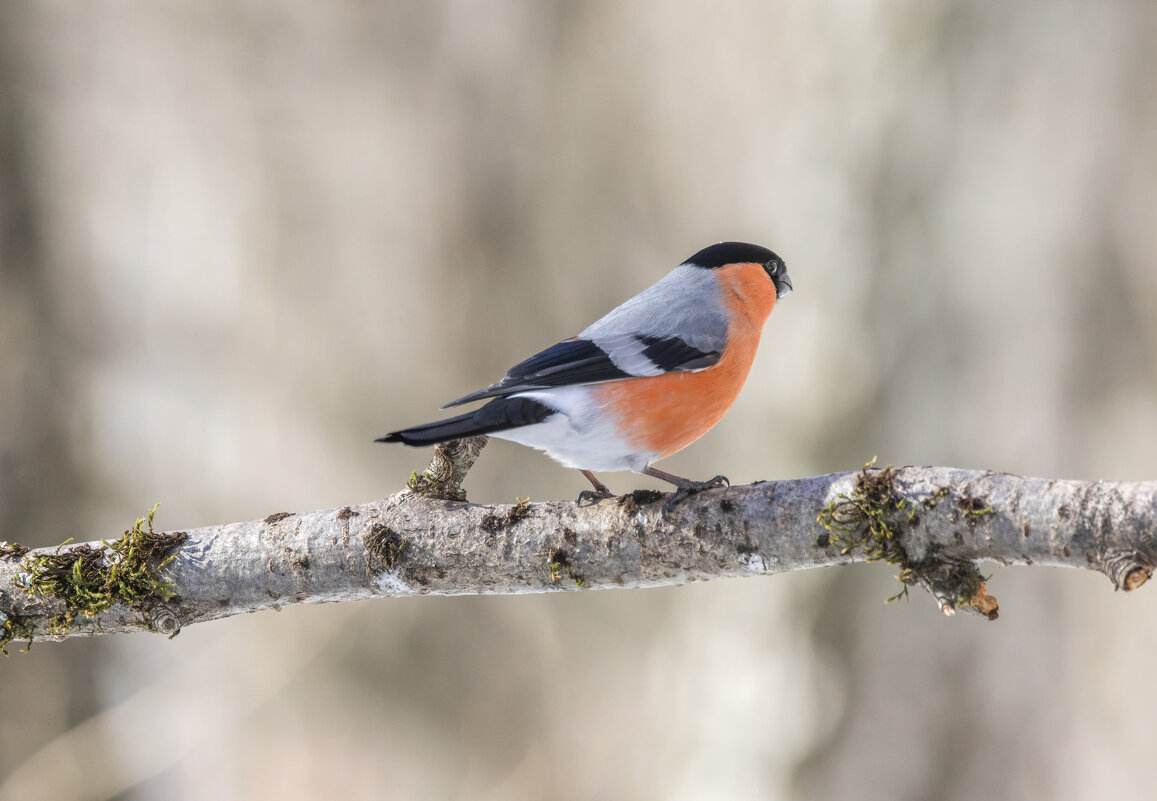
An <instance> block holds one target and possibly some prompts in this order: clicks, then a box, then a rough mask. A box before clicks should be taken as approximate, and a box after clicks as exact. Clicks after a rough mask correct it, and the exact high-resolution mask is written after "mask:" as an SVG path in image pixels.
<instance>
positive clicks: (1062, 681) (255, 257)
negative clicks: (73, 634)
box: [0, 0, 1157, 801]
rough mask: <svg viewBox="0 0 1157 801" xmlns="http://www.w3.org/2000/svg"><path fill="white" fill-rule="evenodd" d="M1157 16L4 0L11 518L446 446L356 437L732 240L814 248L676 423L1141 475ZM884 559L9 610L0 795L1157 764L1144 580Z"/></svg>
mask: <svg viewBox="0 0 1157 801" xmlns="http://www.w3.org/2000/svg"><path fill="white" fill-rule="evenodd" d="M1155 43H1157V6H1155V5H1154V4H1153V3H1151V2H1146V0H1104V1H1103V2H1098V3H1081V2H1074V1H1072V0H1061V1H1060V2H1057V1H1056V0H1048V1H1047V2H1046V0H1027V1H1026V2H1019V3H1007V2H998V1H997V0H982V1H981V2H944V3H927V2H922V1H919V0H891V2H887V3H885V2H860V1H859V0H844V1H843V2H840V1H839V0H824V1H823V2H808V1H805V0H789V1H787V2H778V3H763V2H756V0H745V1H744V2H734V3H726V4H722V3H718V2H700V0H679V2H659V1H658V0H649V1H648V0H644V1H643V2H634V3H614V2H586V3H581V2H580V3H575V2H563V1H562V0H502V1H501V2H493V3H485V4H483V3H470V2H464V1H463V0H433V1H432V2H424V3H417V2H408V3H407V2H353V0H335V1H334V2H327V3H313V2H305V0H283V1H282V2H278V3H270V2H257V1H253V2H235V3H228V4H226V3H178V2H169V1H168V0H158V1H157V2H151V3H147V4H142V3H130V2H123V1H114V0H94V1H93V2H87V3H80V2H59V1H56V0H43V1H42V2H37V3H23V2H17V1H16V0H0V412H2V413H0V539H6V540H17V541H23V542H28V543H31V544H33V545H38V546H41V545H50V544H55V543H59V542H61V541H62V540H64V539H66V538H68V537H76V538H78V539H93V538H97V537H106V538H107V537H114V536H117V535H119V533H120V532H121V531H122V530H123V529H124V528H125V527H127V526H128V525H130V524H131V523H132V521H133V520H134V519H135V518H136V517H138V516H141V515H143V514H144V513H145V512H146V511H147V510H148V509H149V508H150V507H151V506H152V505H153V504H154V503H155V502H157V501H160V502H161V504H162V505H161V508H160V510H159V512H158V524H159V525H160V526H161V527H163V528H165V529H169V530H172V529H180V528H189V527H195V526H203V525H209V524H214V523H222V522H228V521H234V520H246V519H252V518H258V517H263V516H265V515H267V514H269V513H271V512H276V511H306V510H312V509H318V508H327V507H336V506H341V505H345V504H352V503H359V502H363V501H368V500H371V499H375V498H380V497H383V496H386V495H388V494H391V493H393V492H395V491H396V490H398V489H399V488H400V487H401V486H402V483H403V481H404V480H405V479H406V477H407V476H408V475H409V473H410V471H411V470H414V469H421V468H422V467H423V466H424V465H425V463H426V459H427V458H428V454H427V453H426V452H424V451H417V450H409V449H404V448H399V447H385V446H381V445H375V444H373V443H372V440H373V439H374V437H377V436H380V435H382V434H384V433H386V432H387V431H390V430H393V429H394V428H398V427H401V426H405V425H409V424H414V423H418V422H424V421H426V420H427V419H432V416H433V415H435V414H437V408H438V406H440V405H441V404H442V403H444V402H446V401H447V400H449V399H451V398H454V397H457V396H459V395H461V394H463V393H465V392H467V391H469V390H472V389H475V388H477V387H480V386H484V385H486V384H487V383H489V382H491V381H493V380H495V379H496V378H498V377H500V376H501V375H502V373H503V372H504V370H505V369H506V368H507V367H508V366H509V365H511V364H513V363H514V362H516V361H518V360H521V359H522V358H524V357H525V356H528V355H530V353H532V352H533V351H534V350H536V349H538V348H540V347H544V346H547V345H550V344H552V343H554V342H556V341H558V340H559V339H561V338H564V337H567V336H571V335H573V334H574V333H576V332H577V331H579V330H580V329H582V328H583V327H585V326H586V325H587V324H588V323H589V322H591V321H592V320H594V319H595V318H596V317H597V316H599V315H601V314H603V313H604V312H606V311H607V310H609V309H610V308H612V307H613V306H614V305H616V304H617V303H619V302H620V301H622V300H623V299H625V298H626V297H628V296H630V295H631V294H633V293H635V292H637V291H638V290H640V289H642V288H643V287H645V286H647V285H649V284H650V283H652V282H653V281H655V280H656V279H658V278H659V277H660V276H662V275H663V274H665V273H666V272H667V271H668V270H669V269H670V268H672V267H673V266H674V265H676V264H677V263H679V262H680V261H682V260H683V259H684V258H686V257H687V256H689V255H690V254H692V253H694V252H695V251H696V250H698V249H699V248H701V247H703V246H705V245H707V244H709V243H712V242H715V241H718V240H721V239H740V240H749V241H754V242H758V243H761V244H764V245H767V246H769V247H771V248H773V249H774V250H776V251H777V252H778V253H780V254H781V255H782V256H783V257H784V258H785V259H786V261H787V263H788V265H789V268H790V270H791V275H792V278H793V280H794V282H795V287H796V291H795V293H794V294H793V295H791V296H790V297H788V298H787V299H786V300H785V301H784V302H783V303H781V304H780V305H779V306H778V307H777V309H776V311H775V313H774V314H773V315H772V318H771V320H770V321H769V323H768V326H767V329H766V332H765V337H764V345H763V347H762V349H761V352H760V354H759V357H758V359H757V362H756V365H755V368H754V370H753V373H752V376H751V379H750V380H749V382H748V385H747V387H746V389H745V391H744V394H743V395H742V396H741V398H740V400H739V402H738V403H737V404H736V406H735V408H734V409H733V411H732V412H731V414H730V415H729V416H728V417H727V418H726V419H725V420H724V421H723V422H722V423H721V424H720V425H719V426H718V427H717V428H716V429H715V430H714V431H712V432H711V433H710V434H709V435H708V436H707V437H706V438H704V439H703V440H701V441H700V442H699V443H697V444H696V445H694V446H692V447H691V448H690V449H688V450H687V451H685V452H683V453H681V454H679V455H678V456H676V457H674V458H672V459H670V460H668V461H667V462H665V463H664V465H663V466H664V469H668V470H671V471H672V472H675V473H680V474H684V475H692V476H700V477H706V476H711V475H715V474H716V473H725V474H727V475H728V476H730V477H731V479H732V481H733V482H734V483H745V482H749V481H754V480H758V479H770V478H777V477H793V476H803V475H809V474H815V473H824V472H832V471H840V470H850V469H856V468H858V467H859V466H860V465H862V464H863V463H864V462H866V461H867V460H869V459H870V458H872V456H874V455H876V456H878V457H879V460H880V462H881V463H882V464H889V463H891V464H897V465H899V464H945V465H954V466H959V467H970V468H992V469H997V470H1005V471H1011V472H1016V473H1026V474H1033V475H1043V476H1050V477H1066V478H1102V479H1148V478H1154V477H1155V476H1157V449H1155V448H1154V447H1153V443H1154V442H1155V441H1157V379H1155V375H1157V370H1155V368H1157V314H1154V312H1153V309H1154V308H1155V307H1157V225H1155V223H1157V219H1155V216H1157V48H1155ZM604 478H605V480H606V481H607V482H608V484H610V486H611V488H612V489H614V490H617V491H626V490H629V489H633V488H636V487H642V486H655V487H658V486H659V485H657V484H655V483H654V482H651V481H650V480H649V479H643V478H639V477H637V476H632V475H629V474H617V475H608V476H604ZM584 485H585V482H584V480H583V479H582V477H581V476H580V475H579V474H578V473H577V472H574V471H567V470H564V469H563V468H561V467H558V466H557V465H554V464H553V463H552V462H549V461H548V460H546V459H545V458H544V457H542V456H540V455H538V454H536V453H534V452H531V451H529V450H525V449H522V448H520V447H518V446H516V445H512V444H509V443H503V442H498V441H494V442H492V443H491V445H490V446H489V447H488V448H487V450H486V451H485V452H484V453H483V455H482V458H481V460H480V461H479V463H478V464H477V465H476V467H475V469H474V470H473V472H472V473H471V474H470V477H469V479H468V481H467V489H468V490H469V492H470V497H471V499H472V500H475V501H479V502H510V501H513V500H514V498H515V497H516V496H520V497H526V496H528V495H529V496H530V497H531V498H532V499H535V500H547V499H560V498H562V499H570V498H573V497H574V496H575V495H576V494H577V493H578V492H579V490H581V489H583V487H584ZM994 569H995V568H994ZM893 572H894V571H893V570H891V569H889V568H887V567H884V566H880V567H856V568H843V569H836V570H827V571H815V572H811V573H799V574H793V575H784V576H776V577H770V578H762V579H755V578H753V579H747V580H734V581H718V582H711V583H704V584H697V585H692V586H687V587H682V588H668V589H659V590H646V591H629V592H628V591H624V592H605V593H567V594H558V595H551V596H541V597H529V596H518V597H487V598H412V599H402V600H390V601H376V602H366V603H360V604H343V605H326V606H317V607H311V608H295V609H287V610H285V611H283V612H281V613H279V614H274V613H264V614H260V615H254V616H246V617H244V618H234V619H231V620H227V621H222V622H216V623H211V624H206V625H202V626H196V627H193V628H190V629H188V630H186V631H184V632H182V634H181V636H180V637H178V638H177V639H176V640H173V641H172V642H169V641H166V640H165V639H163V638H161V637H157V636H150V635H144V634H142V635H134V636H130V637H116V638H107V639H94V640H88V641H77V640H74V641H69V642H66V643H61V644H53V643H47V642H45V643H37V644H36V645H34V646H33V648H32V651H31V653H28V654H20V653H17V649H16V648H12V649H11V650H12V651H13V653H12V656H10V657H9V658H8V659H6V660H0V677H2V678H0V688H2V693H0V698H2V701H0V704H2V706H0V709H2V712H0V797H3V798H15V797H20V798H45V799H54V800H55V799H113V798H116V799H197V800H198V801H199V800H200V799H205V798H214V799H247V798H279V799H289V800H293V799H316V798H348V799H363V798H445V799H516V800H517V799H539V798H544V797H548V798H558V799H590V798H665V799H728V801H734V800H735V799H796V798H799V799H848V798H855V799H913V801H917V800H920V799H949V800H952V799H960V800H962V801H963V799H976V798H984V799H988V801H995V799H1084V798H1089V797H1094V796H1095V797H1105V798H1107V797H1144V796H1145V795H1146V794H1147V791H1148V788H1149V787H1150V786H1151V776H1152V770H1151V762H1152V759H1151V754H1152V743H1153V735H1152V731H1151V723H1150V721H1151V720H1152V718H1153V717H1154V715H1157V701H1153V700H1152V697H1151V696H1152V694H1151V693H1148V692H1144V691H1142V690H1141V688H1143V687H1147V686H1148V685H1149V684H1150V683H1151V677H1152V672H1153V667H1154V664H1155V663H1157V628H1155V627H1154V626H1153V613H1154V611H1155V610H1157V591H1154V590H1151V589H1150V588H1145V589H1144V590H1143V591H1141V592H1139V593H1137V594H1135V595H1131V596H1127V595H1124V594H1122V593H1116V594H1114V593H1113V592H1112V591H1111V586H1110V583H1109V581H1108V580H1107V579H1105V578H1104V577H1102V576H1100V575H1094V574H1091V573H1086V572H1083V571H1057V570H1049V569H1043V568H1031V569H1008V570H1000V571H999V572H998V573H997V575H996V576H995V578H994V579H993V580H992V581H991V582H990V584H989V588H990V590H991V591H992V592H993V593H994V594H995V595H996V596H997V597H998V598H999V599H1000V602H1001V617H1000V620H999V621H998V622H996V623H987V622H985V621H982V620H980V619H978V618H974V617H969V616H963V615H960V616H957V617H955V618H952V619H945V618H943V617H941V616H940V614H939V613H938V612H937V610H936V608H935V605H934V604H933V603H932V602H931V601H930V600H929V599H928V598H926V597H925V596H923V595H922V594H917V593H914V594H913V600H912V602H911V603H908V604H904V603H900V604H892V605H888V606H885V604H884V603H883V600H884V599H885V598H887V597H888V596H890V595H892V594H893V593H894V592H896V590H897V586H896V584H895V582H894V581H893V579H892V576H891V574H892V573H893Z"/></svg>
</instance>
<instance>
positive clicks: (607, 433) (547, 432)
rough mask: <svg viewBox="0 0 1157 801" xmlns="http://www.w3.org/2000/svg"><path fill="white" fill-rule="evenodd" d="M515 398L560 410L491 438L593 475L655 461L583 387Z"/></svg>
mask: <svg viewBox="0 0 1157 801" xmlns="http://www.w3.org/2000/svg"><path fill="white" fill-rule="evenodd" d="M518 397H524V398H532V399H534V400H537V401H541V402H543V403H546V404H548V405H549V406H550V407H552V408H555V409H558V410H559V411H558V413H557V414H552V415H551V416H550V417H548V418H546V419H545V420H543V421H542V422H541V423H535V424H533V425H529V426H520V427H518V428H511V429H509V430H507V431H498V432H495V433H493V434H491V436H493V437H498V438H499V439H505V440H509V441H511V442H517V443H519V444H520V445H527V446H529V447H531V448H537V449H538V450H540V451H544V452H545V453H546V454H547V456H550V457H551V458H552V459H554V460H555V461H557V462H559V463H560V464H562V465H565V466H566V467H573V468H575V469H578V470H590V471H593V472H604V473H605V472H614V471H618V470H634V471H636V472H638V471H641V470H642V469H643V468H645V467H646V466H647V465H649V464H650V463H651V462H652V461H654V460H655V459H656V458H658V454H657V453H653V452H650V451H640V450H638V449H637V448H635V447H634V446H632V444H631V443H630V442H628V441H627V439H626V438H625V437H624V436H623V435H622V433H621V432H620V431H619V429H618V427H617V426H616V425H615V424H614V423H613V422H612V421H611V420H610V418H609V417H608V416H606V415H604V414H602V413H601V410H600V409H599V408H598V407H597V406H596V405H595V404H594V403H593V402H592V400H591V398H592V393H591V392H590V390H589V389H587V388H586V387H560V388H558V389H545V390H539V391H536V392H519V393H518Z"/></svg>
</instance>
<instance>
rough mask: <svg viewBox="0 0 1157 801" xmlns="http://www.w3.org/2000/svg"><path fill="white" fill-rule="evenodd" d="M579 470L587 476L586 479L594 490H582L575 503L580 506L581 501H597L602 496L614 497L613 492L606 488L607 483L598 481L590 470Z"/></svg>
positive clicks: (601, 498)
mask: <svg viewBox="0 0 1157 801" xmlns="http://www.w3.org/2000/svg"><path fill="white" fill-rule="evenodd" d="M579 472H580V473H582V474H583V475H584V476H586V477H587V481H589V482H591V486H593V487H594V490H593V491H592V490H583V491H582V492H580V493H579V496H578V499H577V500H576V501H575V503H577V504H579V505H580V506H581V505H582V503H583V501H587V502H588V503H597V502H598V501H601V500H603V499H604V498H613V497H615V493H613V492H611V491H610V490H609V489H607V485H606V484H604V483H603V482H601V481H599V480H598V478H596V477H595V474H594V473H592V472H591V471H590V470H580V471H579Z"/></svg>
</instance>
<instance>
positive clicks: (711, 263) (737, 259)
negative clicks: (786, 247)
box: [683, 242, 792, 298]
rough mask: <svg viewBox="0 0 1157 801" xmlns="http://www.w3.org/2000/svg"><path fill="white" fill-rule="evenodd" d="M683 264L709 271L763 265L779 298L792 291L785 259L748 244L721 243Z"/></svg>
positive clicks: (707, 248) (702, 251)
mask: <svg viewBox="0 0 1157 801" xmlns="http://www.w3.org/2000/svg"><path fill="white" fill-rule="evenodd" d="M683 263H684V264H690V265H693V266H695V267H702V268H704V269H707V270H712V269H715V268H716V267H725V266H726V265H728V264H762V265H763V269H764V270H765V271H766V272H767V276H768V278H770V279H771V282H772V283H773V284H775V296H776V297H777V298H782V297H783V296H784V295H786V294H787V293H788V292H791V290H792V285H791V278H790V277H788V274H787V265H786V264H784V263H783V259H781V258H780V257H779V256H777V255H775V254H774V253H772V252H771V251H770V250H768V249H767V248H765V247H760V246H759V245H751V244H748V243H747V242H720V243H718V244H716V245H711V246H709V247H705V248H703V250H701V251H699V252H698V253H696V254H695V255H694V256H692V257H691V258H689V259H687V261H685V262H683Z"/></svg>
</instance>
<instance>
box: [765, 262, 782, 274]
mask: <svg viewBox="0 0 1157 801" xmlns="http://www.w3.org/2000/svg"><path fill="white" fill-rule="evenodd" d="M763 267H764V269H765V270H767V274H768V275H775V274H776V273H778V272H779V262H778V261H776V260H775V259H772V260H771V261H769V262H768V263H767V264H765V265H763Z"/></svg>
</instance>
